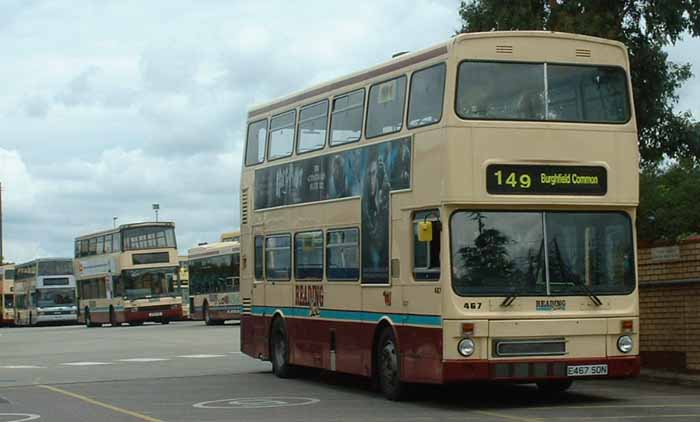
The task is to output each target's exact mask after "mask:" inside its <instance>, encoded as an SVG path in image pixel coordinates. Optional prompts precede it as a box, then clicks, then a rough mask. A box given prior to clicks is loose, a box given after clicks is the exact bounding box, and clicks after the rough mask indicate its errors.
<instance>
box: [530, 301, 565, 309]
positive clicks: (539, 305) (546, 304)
mask: <svg viewBox="0 0 700 422" xmlns="http://www.w3.org/2000/svg"><path fill="white" fill-rule="evenodd" d="M535 309H536V310H538V311H565V310H566V301H565V300H538V301H536V303H535Z"/></svg>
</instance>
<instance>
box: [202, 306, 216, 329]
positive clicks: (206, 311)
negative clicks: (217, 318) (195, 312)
mask: <svg viewBox="0 0 700 422" xmlns="http://www.w3.org/2000/svg"><path fill="white" fill-rule="evenodd" d="M202 314H203V315H202V317H203V318H204V323H205V324H207V325H214V320H213V319H211V314H210V313H209V304H208V303H206V302H205V303H204V306H203V307H202Z"/></svg>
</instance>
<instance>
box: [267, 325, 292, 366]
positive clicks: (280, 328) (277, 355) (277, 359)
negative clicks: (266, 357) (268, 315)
mask: <svg viewBox="0 0 700 422" xmlns="http://www.w3.org/2000/svg"><path fill="white" fill-rule="evenodd" d="M270 360H271V361H272V372H273V373H274V374H275V375H276V376H277V377H278V378H294V377H295V376H296V373H297V368H296V367H295V366H294V365H292V364H290V363H289V337H287V330H286V329H285V327H284V321H282V319H281V318H275V320H274V321H273V322H272V330H271V332H270Z"/></svg>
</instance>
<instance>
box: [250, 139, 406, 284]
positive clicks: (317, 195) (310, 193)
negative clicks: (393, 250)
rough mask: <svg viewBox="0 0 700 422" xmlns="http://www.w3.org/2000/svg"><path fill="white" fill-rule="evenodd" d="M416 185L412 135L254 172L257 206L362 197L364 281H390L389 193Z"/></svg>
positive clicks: (271, 206) (267, 206)
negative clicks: (413, 172)
mask: <svg viewBox="0 0 700 422" xmlns="http://www.w3.org/2000/svg"><path fill="white" fill-rule="evenodd" d="M410 187H411V138H410V137H405V138H401V139H396V140H393V141H387V142H382V143H376V144H372V145H368V146H365V147H360V148H354V149H351V150H346V151H342V152H338V153H335V154H328V155H323V156H319V157H313V158H308V159H306V160H299V161H294V162H291V163H286V164H281V165H278V166H273V167H268V168H264V169H260V170H257V171H256V172H255V209H256V210H260V209H266V208H274V207H281V206H287V205H295V204H304V203H309V202H318V201H325V200H332V199H341V198H349V197H358V196H359V197H360V198H361V204H362V227H361V232H362V242H361V244H362V253H361V254H362V281H363V282H364V283H387V282H388V281H389V224H390V216H389V205H390V204H389V199H390V193H391V192H392V191H396V190H403V189H409V188H410Z"/></svg>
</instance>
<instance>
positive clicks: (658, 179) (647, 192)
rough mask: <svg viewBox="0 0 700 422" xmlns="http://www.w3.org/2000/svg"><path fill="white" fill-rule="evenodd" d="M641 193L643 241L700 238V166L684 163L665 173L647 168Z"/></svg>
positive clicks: (639, 223) (639, 213) (639, 216)
mask: <svg viewBox="0 0 700 422" xmlns="http://www.w3.org/2000/svg"><path fill="white" fill-rule="evenodd" d="M639 190H640V197H641V200H640V204H639V209H638V210H637V236H638V238H639V239H640V240H647V241H654V240H679V239H683V238H687V237H689V236H691V235H697V234H700V212H698V198H700V165H698V164H697V163H695V162H693V161H691V160H682V161H681V162H679V163H676V164H673V165H672V166H670V167H668V168H664V169H659V168H646V169H644V170H643V171H642V174H641V175H640V180H639Z"/></svg>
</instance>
